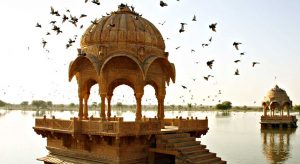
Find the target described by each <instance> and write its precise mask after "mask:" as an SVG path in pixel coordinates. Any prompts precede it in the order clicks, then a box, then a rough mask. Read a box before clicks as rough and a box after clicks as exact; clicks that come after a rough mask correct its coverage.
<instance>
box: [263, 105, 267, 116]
mask: <svg viewBox="0 0 300 164" xmlns="http://www.w3.org/2000/svg"><path fill="white" fill-rule="evenodd" d="M263 109H264V116H267V115H268V113H267V111H268V106H267V105H264V106H263Z"/></svg>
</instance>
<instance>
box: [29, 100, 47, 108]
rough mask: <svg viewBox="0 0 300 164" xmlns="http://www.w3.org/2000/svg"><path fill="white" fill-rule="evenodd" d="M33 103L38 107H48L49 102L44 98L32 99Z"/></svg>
mask: <svg viewBox="0 0 300 164" xmlns="http://www.w3.org/2000/svg"><path fill="white" fill-rule="evenodd" d="M31 105H32V106H35V107H36V108H37V109H40V108H46V107H47V103H46V102H45V101H43V100H32V102H31Z"/></svg>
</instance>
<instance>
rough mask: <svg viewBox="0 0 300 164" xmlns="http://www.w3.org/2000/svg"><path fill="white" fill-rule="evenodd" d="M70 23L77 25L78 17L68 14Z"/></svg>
mask: <svg viewBox="0 0 300 164" xmlns="http://www.w3.org/2000/svg"><path fill="white" fill-rule="evenodd" d="M69 22H70V23H72V24H73V25H74V26H75V27H77V22H78V18H77V17H76V16H72V15H70V20H69Z"/></svg>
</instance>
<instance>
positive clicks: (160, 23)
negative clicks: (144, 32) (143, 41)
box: [158, 21, 166, 26]
mask: <svg viewBox="0 0 300 164" xmlns="http://www.w3.org/2000/svg"><path fill="white" fill-rule="evenodd" d="M165 23H166V21H163V22H162V23H160V22H159V23H158V24H160V25H162V26H163V25H164V24H165Z"/></svg>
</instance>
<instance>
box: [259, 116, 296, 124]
mask: <svg viewBox="0 0 300 164" xmlns="http://www.w3.org/2000/svg"><path fill="white" fill-rule="evenodd" d="M261 121H263V122H273V121H276V122H287V121H297V118H296V116H276V115H275V116H261Z"/></svg>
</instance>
